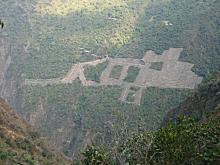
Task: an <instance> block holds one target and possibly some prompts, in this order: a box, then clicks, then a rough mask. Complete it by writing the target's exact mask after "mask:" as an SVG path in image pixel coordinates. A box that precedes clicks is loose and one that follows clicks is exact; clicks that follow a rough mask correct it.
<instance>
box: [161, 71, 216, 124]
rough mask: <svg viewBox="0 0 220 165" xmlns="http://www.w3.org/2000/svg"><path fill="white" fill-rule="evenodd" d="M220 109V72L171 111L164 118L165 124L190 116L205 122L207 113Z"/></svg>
mask: <svg viewBox="0 0 220 165" xmlns="http://www.w3.org/2000/svg"><path fill="white" fill-rule="evenodd" d="M219 108H220V72H218V73H217V74H214V75H212V76H211V77H210V78H209V79H207V80H206V81H205V82H203V84H201V85H200V87H199V89H198V90H197V91H196V92H195V93H194V94H193V95H192V96H191V97H188V98H187V99H186V100H185V101H184V102H182V103H181V104H180V106H178V107H177V108H175V109H173V110H170V111H169V112H168V113H167V114H166V116H165V117H164V120H163V122H162V123H163V124H166V123H168V122H169V121H170V120H171V121H175V120H176V119H177V117H178V116H189V117H192V118H195V119H197V120H204V119H205V118H206V117H207V113H210V112H212V111H215V110H216V109H219Z"/></svg>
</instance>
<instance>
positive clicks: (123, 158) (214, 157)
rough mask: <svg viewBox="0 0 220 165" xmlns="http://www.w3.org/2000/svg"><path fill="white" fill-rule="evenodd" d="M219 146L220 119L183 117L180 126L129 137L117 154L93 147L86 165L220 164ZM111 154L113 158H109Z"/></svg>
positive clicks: (169, 125)
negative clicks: (201, 120)
mask: <svg viewBox="0 0 220 165" xmlns="http://www.w3.org/2000/svg"><path fill="white" fill-rule="evenodd" d="M219 144H220V118H219V117H218V118H216V119H212V120H210V121H207V122H206V123H201V122H196V121H195V120H193V119H191V118H185V117H183V118H181V119H180V120H179V121H178V123H169V124H168V125H167V126H165V127H164V128H161V129H159V130H158V131H156V132H154V133H143V134H138V135H135V136H133V137H132V138H129V139H128V140H126V141H125V142H123V144H122V145H119V147H118V151H117V153H115V152H114V151H113V150H111V149H109V150H108V151H107V150H103V149H100V148H96V147H94V146H92V147H89V148H88V149H87V151H86V152H85V153H86V154H84V156H85V159H84V162H85V161H86V162H91V164H118V163H119V162H120V164H126V163H127V164H143V165H145V164H155V165H162V164H163V165H164V164H167V165H176V164H195V165H202V164H218V163H220V146H219ZM104 151H105V152H104ZM110 154H111V156H112V157H109V155H110ZM115 155H116V158H117V159H115ZM109 160H110V161H109ZM116 160H117V161H116ZM106 162H108V163H106ZM122 162H123V163H122Z"/></svg>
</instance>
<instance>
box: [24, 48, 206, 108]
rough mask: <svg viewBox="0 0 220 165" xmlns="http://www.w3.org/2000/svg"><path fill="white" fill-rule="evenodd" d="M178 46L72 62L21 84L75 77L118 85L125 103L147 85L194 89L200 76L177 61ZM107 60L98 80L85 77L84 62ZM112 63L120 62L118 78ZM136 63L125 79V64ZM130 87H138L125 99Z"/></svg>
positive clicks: (91, 83) (65, 80)
mask: <svg viewBox="0 0 220 165" xmlns="http://www.w3.org/2000/svg"><path fill="white" fill-rule="evenodd" d="M182 50H183V49H181V48H170V49H169V50H167V51H164V53H163V54H162V55H157V54H155V53H154V52H153V51H148V52H147V53H146V55H145V56H144V57H143V59H132V58H115V59H112V58H104V59H100V60H95V61H90V62H84V63H78V64H74V65H73V66H72V68H71V70H70V71H69V72H68V73H67V74H66V75H65V76H64V77H63V78H57V79H47V80H39V79H38V80H31V79H26V80H25V85H40V86H46V85H57V84H69V83H72V82H73V81H74V80H76V79H77V78H78V79H79V80H80V81H81V83H82V85H83V86H94V87H97V86H122V87H123V88H124V90H123V91H122V94H121V97H120V100H121V101H124V102H127V103H135V104H138V105H140V103H141V96H142V90H143V89H145V88H148V87H159V88H180V89H184V88H188V89H194V88H195V87H196V85H198V84H199V83H201V81H202V77H199V76H197V75H196V74H195V73H193V72H192V71H191V69H192V67H193V66H194V65H193V64H190V63H188V62H181V61H178V59H179V56H180V53H181V51H182ZM106 61H108V62H109V63H108V66H107V68H106V69H105V70H104V71H103V72H102V75H101V77H100V80H101V82H100V83H97V82H95V81H88V80H86V78H85V75H84V67H85V66H87V65H92V66H96V65H98V64H100V63H103V62H106ZM154 63H162V64H163V65H162V66H163V67H162V68H161V70H160V71H158V70H157V69H152V68H151V65H152V64H154ZM114 66H122V70H121V73H119V75H120V77H119V79H114V78H110V75H111V72H112V69H113V68H114ZM132 66H136V67H137V68H139V69H140V71H139V73H138V74H137V75H136V77H137V78H136V79H135V81H134V82H126V81H125V77H126V76H127V75H128V70H129V67H132ZM131 87H138V88H139V90H137V91H135V93H134V94H133V95H134V101H133V102H129V101H128V100H127V97H128V95H129V92H130V88H131Z"/></svg>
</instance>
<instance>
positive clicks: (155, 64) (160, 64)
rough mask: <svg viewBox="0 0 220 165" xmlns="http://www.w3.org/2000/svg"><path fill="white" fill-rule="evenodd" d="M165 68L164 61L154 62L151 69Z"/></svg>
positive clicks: (159, 69)
mask: <svg viewBox="0 0 220 165" xmlns="http://www.w3.org/2000/svg"><path fill="white" fill-rule="evenodd" d="M162 68H163V62H152V63H151V66H150V69H154V70H158V71H161V70H162Z"/></svg>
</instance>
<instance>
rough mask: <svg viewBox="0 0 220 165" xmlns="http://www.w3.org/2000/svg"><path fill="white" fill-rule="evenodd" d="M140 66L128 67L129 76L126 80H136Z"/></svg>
mask: <svg viewBox="0 0 220 165" xmlns="http://www.w3.org/2000/svg"><path fill="white" fill-rule="evenodd" d="M139 71H140V68H138V67H135V66H130V67H129V68H128V74H127V77H126V78H125V79H124V81H126V82H134V81H135V80H136V78H137V76H138V74H139Z"/></svg>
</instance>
